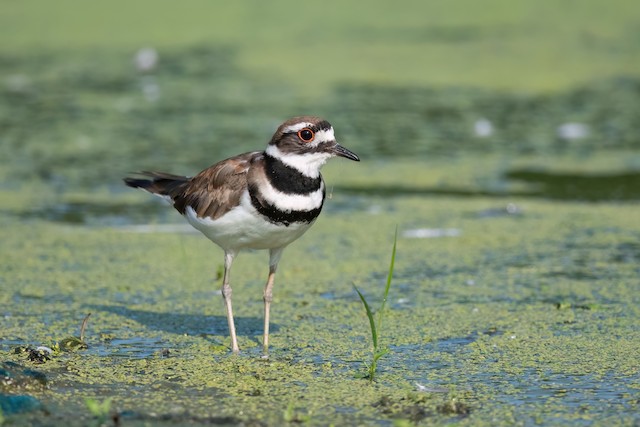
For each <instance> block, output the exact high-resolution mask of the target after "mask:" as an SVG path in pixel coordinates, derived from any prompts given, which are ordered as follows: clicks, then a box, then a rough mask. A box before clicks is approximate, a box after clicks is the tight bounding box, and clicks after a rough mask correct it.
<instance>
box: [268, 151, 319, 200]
mask: <svg viewBox="0 0 640 427" xmlns="http://www.w3.org/2000/svg"><path fill="white" fill-rule="evenodd" d="M264 166H265V174H266V176H267V179H268V180H269V182H270V183H271V185H272V186H273V188H275V189H276V190H278V191H281V192H283V193H286V194H309V193H313V192H314V191H318V189H319V188H320V186H321V185H322V177H320V176H319V175H318V177H317V178H310V177H308V176H306V175H303V174H302V173H300V172H299V171H298V170H297V169H295V168H292V167H290V166H287V165H285V164H284V163H283V162H281V161H280V160H278V159H276V158H275V157H272V156H270V155H268V154H266V155H265V156H264Z"/></svg>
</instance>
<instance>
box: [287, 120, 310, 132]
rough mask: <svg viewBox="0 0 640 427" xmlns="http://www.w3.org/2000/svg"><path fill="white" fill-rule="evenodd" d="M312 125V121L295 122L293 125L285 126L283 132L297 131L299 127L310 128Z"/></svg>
mask: <svg viewBox="0 0 640 427" xmlns="http://www.w3.org/2000/svg"><path fill="white" fill-rule="evenodd" d="M312 126H313V123H307V122H302V123H296V124H295V125H291V126H287V127H286V128H284V133H289V132H298V131H299V130H301V129H304V128H310V127H312Z"/></svg>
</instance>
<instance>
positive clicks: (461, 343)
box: [0, 159, 640, 425]
mask: <svg viewBox="0 0 640 427" xmlns="http://www.w3.org/2000/svg"><path fill="white" fill-rule="evenodd" d="M474 161H475V162H477V161H478V159H474ZM488 162H489V163H487V164H491V162H492V160H491V159H489V160H488ZM399 165H402V170H403V171H404V172H403V173H407V174H411V175H412V176H414V177H415V178H416V179H417V180H418V182H422V183H424V184H425V185H437V182H438V181H437V179H438V178H437V176H436V175H437V174H438V173H439V172H437V171H436V172H435V174H434V171H433V170H425V169H424V167H423V166H422V165H420V164H417V163H416V164H414V165H413V166H411V165H410V164H409V163H404V164H403V163H399V164H398V166H399ZM392 166H393V164H392V163H388V164H387V165H386V166H385V167H389V168H390V167H392ZM359 167H361V168H362V170H361V173H362V174H363V175H369V176H371V177H372V178H373V179H374V181H373V182H375V177H376V176H377V175H374V174H371V173H367V171H368V170H370V169H368V168H375V167H378V165H376V164H375V163H374V164H373V165H368V166H367V165H366V164H363V165H359ZM444 169H446V168H443V169H442V170H444ZM342 171H345V173H342ZM353 176H355V174H353V173H352V172H349V173H346V169H345V168H343V167H342V166H340V165H337V166H329V167H328V169H327V173H326V179H327V181H328V182H329V183H330V185H332V184H335V186H334V190H333V194H332V198H331V199H329V200H327V209H326V212H325V213H324V214H323V216H321V218H320V219H319V220H318V222H317V224H316V225H315V226H314V227H313V228H312V229H311V230H310V231H309V233H308V234H307V235H305V236H304V237H303V238H302V239H300V240H299V241H298V242H295V243H294V244H292V245H291V247H290V248H288V249H287V251H286V252H285V256H284V258H283V261H282V266H281V268H280V270H279V274H278V277H277V281H276V288H275V297H274V305H273V321H274V325H273V336H272V354H271V356H270V358H269V359H268V360H264V359H262V358H261V357H260V354H261V353H260V336H261V327H262V325H261V312H262V311H261V305H262V300H261V297H260V295H261V288H262V285H263V281H264V280H265V277H264V276H265V274H266V271H265V270H266V258H265V257H266V254H264V253H261V252H248V253H243V254H241V256H240V257H239V258H238V260H237V265H236V274H235V276H234V278H235V279H234V280H235V282H234V283H233V285H234V290H235V293H234V297H235V298H236V301H237V303H236V307H237V323H238V333H239V339H240V345H241V348H243V350H244V352H243V353H242V354H241V355H240V356H238V357H234V356H233V355H231V354H230V352H229V350H228V346H229V339H228V337H227V328H226V326H225V325H226V320H225V318H224V311H223V307H222V303H221V298H220V296H219V292H218V287H219V283H217V281H216V280H215V276H216V270H217V269H218V266H219V265H220V264H221V262H222V259H221V258H222V256H221V253H220V251H219V250H218V249H217V248H215V247H214V246H213V245H212V244H211V243H210V242H208V241H207V240H206V239H204V238H202V237H201V236H199V235H198V234H194V233H191V232H187V231H186V230H187V229H186V228H185V229H180V228H178V229H169V230H170V232H167V231H164V229H163V221H165V220H164V218H168V219H169V220H170V221H176V222H178V223H179V221H180V220H181V218H180V217H179V216H178V215H177V214H176V215H173V216H171V215H170V216H168V217H167V216H162V215H163V214H159V215H160V216H159V217H157V218H156V219H151V220H150V221H149V222H150V223H152V224H154V223H155V224H156V226H155V227H157V228H156V229H155V230H157V231H154V228H153V226H152V227H151V228H147V227H145V228H140V229H137V228H135V227H132V226H130V225H126V226H105V225H94V226H86V225H67V224H64V223H59V222H51V221H46V220H43V219H39V218H37V217H32V218H30V219H28V220H25V221H17V220H16V217H15V215H14V214H13V213H10V212H5V214H3V215H2V216H0V221H2V223H3V224H4V227H5V230H7V231H8V232H7V233H5V235H4V236H3V237H4V239H3V242H2V245H0V251H1V253H0V256H1V257H2V260H3V263H2V267H1V268H2V276H1V280H2V289H3V292H2V296H1V298H0V309H1V310H2V313H3V316H4V317H3V327H2V334H1V336H0V352H1V353H0V354H2V359H3V360H5V361H13V362H18V363H20V364H24V365H26V366H28V365H29V363H30V362H29V361H28V360H26V358H25V356H24V355H23V354H15V353H14V352H13V351H12V350H13V349H14V348H15V347H17V346H25V345H31V346H38V345H47V346H55V344H56V343H60V342H61V341H62V340H64V339H65V338H66V337H69V336H74V335H75V334H77V333H78V328H79V325H80V324H81V322H82V320H83V318H84V317H85V316H86V314H87V313H88V312H91V313H92V317H91V322H89V323H88V325H87V328H86V331H85V336H84V342H86V344H87V346H88V348H87V349H84V350H78V351H74V352H68V353H60V354H58V355H56V356H55V357H52V358H51V360H49V361H46V362H45V363H43V364H39V365H38V370H41V371H42V372H43V373H44V374H45V375H46V376H47V378H48V379H49V382H48V385H47V388H46V389H45V390H36V391H34V392H33V396H34V397H36V398H37V399H38V400H40V401H41V402H42V403H43V404H44V405H45V406H46V408H47V410H48V412H49V415H48V416H47V417H49V418H48V419H49V420H64V422H66V423H68V424H70V425H84V424H86V423H87V422H89V421H90V419H91V415H90V413H89V411H88V410H87V409H86V407H85V405H84V401H85V399H87V398H89V399H95V400H96V401H104V400H105V399H109V398H111V399H112V409H113V413H114V414H119V415H118V416H120V417H121V418H122V420H127V422H131V423H133V424H134V425H135V424H141V425H142V424H144V423H148V422H153V423H160V424H161V423H165V422H166V423H170V422H171V423H178V424H184V425H200V424H205V423H215V424H223V425H224V424H229V425H233V424H238V423H245V424H255V425H276V424H281V423H283V422H292V421H294V422H299V421H302V422H305V423H309V424H311V425H326V424H329V423H335V424H336V425H339V424H379V425H386V424H388V423H391V422H395V423H399V425H402V423H403V422H407V423H418V424H420V423H430V424H431V423H435V424H444V423H452V422H455V423H456V424H460V425H466V424H469V425H478V424H491V425H509V424H522V425H526V424H532V423H543V424H549V423H550V424H554V423H565V422H572V423H574V422H575V423H582V424H590V423H594V422H597V423H603V424H604V423H607V424H611V425H627V424H632V423H633V422H636V421H637V412H638V401H637V399H636V398H635V397H634V396H635V395H636V394H637V390H638V388H639V387H640V383H638V380H637V378H638V373H639V371H638V367H637V363H636V362H637V360H638V356H639V355H640V336H639V335H638V329H637V322H638V319H639V317H640V311H639V310H638V308H637V307H638V306H640V304H639V303H640V300H639V299H638V295H640V292H639V291H640V289H639V287H640V283H638V281H637V260H638V256H639V252H638V246H637V239H638V237H639V236H640V225H639V224H638V222H637V220H636V215H635V212H636V210H637V206H636V205H635V203H629V202H626V203H620V202H614V203H597V204H594V203H586V202H576V201H558V200H555V201H553V200H544V199H540V198H537V197H530V198H522V197H508V196H507V200H505V198H504V197H499V198H495V197H487V196H482V195H480V196H477V197H456V196H447V195H440V196H430V197H425V196H422V195H419V194H402V193H400V194H399V195H397V196H395V197H392V198H389V197H385V196H376V195H368V193H367V192H362V193H358V191H357V187H358V185H359V184H358V185H356V182H355V181H356V179H355V178H352V177H353ZM358 179H359V178H358ZM434 180H435V181H434ZM455 180H457V181H458V184H456V185H460V186H462V185H466V186H467V188H471V186H477V185H479V184H478V182H480V183H482V182H488V181H477V180H474V179H469V178H468V177H465V176H464V174H462V175H458V176H457V177H456V178H455ZM434 182H435V184H430V183H434ZM342 188H350V189H351V190H349V191H350V192H349V193H347V192H343V191H342V190H341V189H342ZM5 194H8V193H5ZM32 197H35V198H37V194H33V195H32ZM74 197H75V198H76V200H81V199H82V194H81V193H78V194H76V196H74ZM87 197H93V198H94V199H95V197H96V196H89V195H87ZM112 197H113V198H114V201H117V200H130V198H129V195H128V194H123V195H122V196H120V195H119V194H112ZM120 197H122V199H120ZM30 200H31V199H30V198H26V197H25V199H24V203H19V202H18V201H15V200H14V201H13V204H14V205H13V206H14V209H15V210H16V211H17V212H20V211H21V210H22V209H27V205H28V203H29V202H30ZM507 201H508V203H512V204H513V205H515V206H518V207H519V210H517V211H516V212H517V213H516V214H509V213H508V212H507V211H504V212H505V213H504V214H499V215H486V214H484V213H486V212H487V211H491V212H493V211H492V209H496V208H498V207H500V206H504V205H505V204H506V203H507ZM127 203H129V202H127ZM131 203H134V206H135V203H136V202H135V201H132V202H131ZM137 203H138V204H139V205H140V206H144V204H145V203H146V201H145V200H144V197H142V198H141V200H140V201H138V202H137ZM164 208H166V209H169V208H167V207H164ZM151 212H153V211H151ZM498 212H501V211H500V210H498ZM396 224H398V225H399V242H398V252H397V258H396V264H395V269H394V286H393V287H392V290H391V292H390V295H389V301H388V307H389V309H388V311H387V313H386V315H385V339H386V340H388V341H386V342H388V343H389V350H390V351H389V353H388V354H387V355H386V356H385V360H384V362H385V363H383V364H381V365H380V366H379V367H378V375H377V382H376V383H374V384H369V382H368V381H365V380H362V379H358V378H356V377H357V373H358V372H360V371H361V370H362V368H363V366H364V363H365V361H366V360H367V351H368V344H367V334H368V333H369V332H368V329H367V328H368V325H367V320H366V318H365V317H364V316H363V315H362V307H361V302H360V301H359V299H358V297H357V295H356V294H355V292H354V291H353V289H352V287H351V286H352V285H351V284H352V283H356V284H357V285H358V287H359V288H361V289H362V290H363V292H365V293H366V294H368V295H376V294H380V293H381V292H382V290H383V289H384V283H385V277H386V274H387V269H388V248H389V244H390V243H391V242H392V239H393V229H394V228H395V226H396ZM420 228H431V229H458V230H460V233H459V234H457V235H454V236H447V235H443V236H441V237H433V238H412V237H410V236H411V234H410V233H409V234H407V232H408V231H411V230H415V229H420ZM181 230H184V231H181ZM420 386H421V387H420ZM421 390H422V391H421ZM37 416H38V417H41V416H42V414H38V415H37ZM30 417H36V415H34V414H21V415H20V417H19V418H17V419H16V422H18V423H20V422H24V423H27V422H31V421H34V419H33V418H30ZM403 420H404V421H403Z"/></svg>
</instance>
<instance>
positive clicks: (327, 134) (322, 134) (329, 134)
mask: <svg viewBox="0 0 640 427" xmlns="http://www.w3.org/2000/svg"><path fill="white" fill-rule="evenodd" d="M312 127H313V123H296V124H295V125H291V126H287V127H286V128H284V133H296V132H298V131H299V130H302V129H304V128H312ZM335 139H336V136H335V134H334V133H333V128H332V127H330V128H329V129H320V130H319V131H317V132H316V133H315V136H314V137H313V141H311V145H318V144H319V143H321V142H327V141H334V140H335Z"/></svg>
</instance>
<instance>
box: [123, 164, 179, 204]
mask: <svg viewBox="0 0 640 427" xmlns="http://www.w3.org/2000/svg"><path fill="white" fill-rule="evenodd" d="M136 175H140V176H143V177H146V178H130V177H127V178H124V183H125V184H126V185H127V186H129V187H132V188H140V189H142V190H145V191H148V192H149V193H152V194H157V195H158V196H164V197H170V198H171V199H172V200H174V199H175V198H176V197H177V196H178V195H180V194H181V193H182V192H183V191H184V187H185V186H186V185H187V184H188V183H189V180H190V178H189V177H186V176H181V175H173V174H170V173H165V172H149V171H143V172H139V173H137V174H136Z"/></svg>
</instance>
